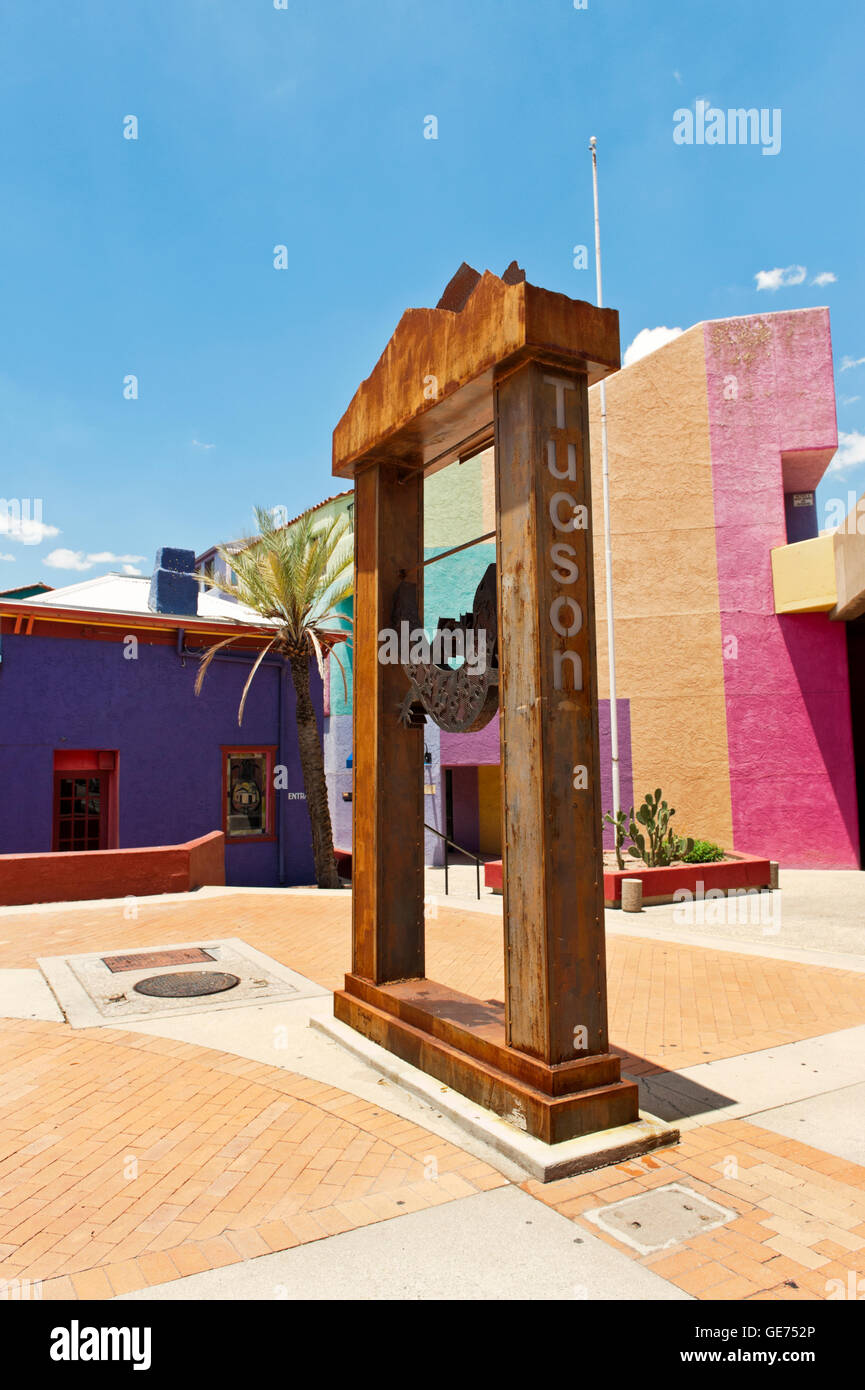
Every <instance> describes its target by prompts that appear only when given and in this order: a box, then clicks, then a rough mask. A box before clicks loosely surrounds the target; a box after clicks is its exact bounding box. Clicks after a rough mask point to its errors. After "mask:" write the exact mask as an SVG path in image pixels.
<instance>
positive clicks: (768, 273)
mask: <svg viewBox="0 0 865 1390" xmlns="http://www.w3.org/2000/svg"><path fill="white" fill-rule="evenodd" d="M807 274H808V271H807V269H806V267H805V266H804V265H788V266H786V267H785V269H783V270H782V269H781V268H780V266H776V267H775V269H774V270H758V271H757V274H756V275H755V276H754V279H755V280H756V281H757V289H758V290H772V291H774V290H780V289H782V288H786V286H787V285H801V284H802V281H803V280H804V279H805V276H806V275H807Z"/></svg>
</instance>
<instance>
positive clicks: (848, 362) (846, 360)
mask: <svg viewBox="0 0 865 1390" xmlns="http://www.w3.org/2000/svg"><path fill="white" fill-rule="evenodd" d="M863 363H865V357H842V358H841V370H842V372H849V370H850V368H851V367H861V366H862V364H863Z"/></svg>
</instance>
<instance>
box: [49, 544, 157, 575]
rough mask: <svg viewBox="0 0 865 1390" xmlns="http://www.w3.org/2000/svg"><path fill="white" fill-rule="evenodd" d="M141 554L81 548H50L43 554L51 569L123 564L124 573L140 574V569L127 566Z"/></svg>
mask: <svg viewBox="0 0 865 1390" xmlns="http://www.w3.org/2000/svg"><path fill="white" fill-rule="evenodd" d="M143 559H144V556H143V555H115V554H114V551H113V550H94V551H90V552H88V553H85V552H84V551H83V550H64V549H62V548H61V549H59V550H52V551H51V553H50V554H49V555H46V556H45V564H46V565H48V566H49V567H50V568H51V569H53V570H92V569H93V566H94V565H123V566H124V571H123V572H124V574H129V573H136V574H140V573H141V571H140V570H135V571H132V570H130V569H128V568H127V566H131V565H134V564H135V563H136V562H137V561H138V560H143Z"/></svg>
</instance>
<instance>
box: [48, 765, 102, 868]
mask: <svg viewBox="0 0 865 1390" xmlns="http://www.w3.org/2000/svg"><path fill="white" fill-rule="evenodd" d="M109 777H110V773H108V772H96V771H91V772H72V771H67V770H64V771H63V772H55V774H54V844H53V849H54V850H55V851H59V852H61V853H63V852H64V851H67V850H86V849H106V848H107V846H108V782H109Z"/></svg>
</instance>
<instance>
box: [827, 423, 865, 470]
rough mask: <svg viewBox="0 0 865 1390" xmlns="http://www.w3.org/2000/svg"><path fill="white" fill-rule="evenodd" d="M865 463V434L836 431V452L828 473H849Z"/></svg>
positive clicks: (854, 431)
mask: <svg viewBox="0 0 865 1390" xmlns="http://www.w3.org/2000/svg"><path fill="white" fill-rule="evenodd" d="M863 463H865V434H862V433H860V431H859V430H853V431H852V432H851V433H850V434H845V433H844V432H843V431H842V430H839V431H838V452H837V454H836V455H835V457H834V458H833V460H832V462H831V463H830V464H829V469H828V471H829V472H830V473H849V472H850V469H851V468H858V467H859V466H860V465H861V464H863Z"/></svg>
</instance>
